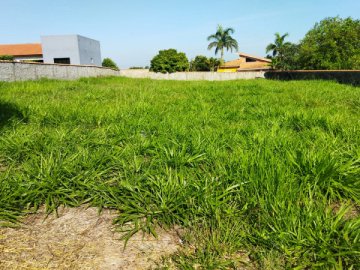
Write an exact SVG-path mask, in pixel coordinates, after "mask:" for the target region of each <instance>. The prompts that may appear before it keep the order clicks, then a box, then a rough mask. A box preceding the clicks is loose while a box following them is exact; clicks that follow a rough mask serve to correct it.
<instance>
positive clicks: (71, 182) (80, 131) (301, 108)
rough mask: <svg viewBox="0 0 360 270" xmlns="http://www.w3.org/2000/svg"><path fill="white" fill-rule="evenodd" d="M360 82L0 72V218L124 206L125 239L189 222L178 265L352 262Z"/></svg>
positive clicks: (357, 257) (359, 177)
mask: <svg viewBox="0 0 360 270" xmlns="http://www.w3.org/2000/svg"><path fill="white" fill-rule="evenodd" d="M359 90H360V89H359V88H357V87H351V86H345V85H340V84H337V83H333V82H322V81H301V82H300V81H299V82H297V81H293V82H276V81H265V80H250V81H232V82H174V81H152V80H133V79H127V78H93V79H81V80H78V81H72V82H68V81H52V80H42V81H36V82H15V83H2V84H1V85H0V96H1V104H2V105H3V104H6V105H5V106H2V107H1V110H0V117H1V118H0V220H2V221H5V222H15V221H16V220H17V218H18V216H19V215H20V214H21V213H23V212H25V211H29V210H33V209H36V208H37V207H39V206H40V205H44V204H45V205H46V207H47V209H48V211H49V212H51V211H54V210H56V208H57V207H58V206H59V205H70V206H78V205H81V204H83V203H89V204H91V205H93V206H98V207H100V208H113V209H117V210H119V216H118V218H116V219H115V220H114V222H115V223H117V224H119V225H127V224H128V223H129V222H130V223H131V224H132V225H133V227H131V228H130V229H129V231H128V234H127V238H126V239H128V237H130V236H131V235H132V234H134V233H135V232H137V231H139V230H142V231H144V232H148V233H153V234H155V229H154V228H155V227H156V226H162V227H165V228H170V227H172V226H180V227H182V228H183V229H184V235H183V240H184V243H185V245H184V249H183V250H182V251H180V252H179V253H178V254H176V255H174V256H173V257H172V258H169V260H168V263H170V264H172V265H175V266H177V267H178V268H181V269H193V268H198V269H231V268H234V269H235V268H237V267H240V265H247V267H249V268H250V269H251V268H259V269H266V268H268V269H289V268H294V269H310V268H314V269H357V268H359V267H360V264H359V262H360V252H359V250H360V242H359V239H360V217H359V199H360V197H359V194H360V150H359V149H360V148H359V145H360V122H359V119H360V110H359V106H358V102H357V101H358V100H360V91H359ZM122 228H128V226H122ZM245 255H246V256H245ZM247 256H248V257H249V258H250V260H247V259H246V258H245V257H247Z"/></svg>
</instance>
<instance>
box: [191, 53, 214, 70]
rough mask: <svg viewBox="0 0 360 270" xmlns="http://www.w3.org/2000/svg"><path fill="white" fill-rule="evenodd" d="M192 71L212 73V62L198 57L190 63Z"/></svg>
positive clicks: (200, 56) (204, 57)
mask: <svg viewBox="0 0 360 270" xmlns="http://www.w3.org/2000/svg"><path fill="white" fill-rule="evenodd" d="M190 71H210V62H209V59H207V57H206V56H202V55H198V56H196V57H195V59H194V60H192V61H191V62H190Z"/></svg>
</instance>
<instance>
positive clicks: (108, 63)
mask: <svg viewBox="0 0 360 270" xmlns="http://www.w3.org/2000/svg"><path fill="white" fill-rule="evenodd" d="M102 66H103V67H108V68H112V69H115V70H119V68H118V66H117V65H116V64H115V62H114V61H113V60H112V59H111V58H104V60H103V62H102Z"/></svg>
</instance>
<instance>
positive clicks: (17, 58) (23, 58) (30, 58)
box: [14, 55, 43, 62]
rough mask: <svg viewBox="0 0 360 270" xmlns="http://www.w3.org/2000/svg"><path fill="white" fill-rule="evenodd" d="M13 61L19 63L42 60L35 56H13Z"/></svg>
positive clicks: (40, 57)
mask: <svg viewBox="0 0 360 270" xmlns="http://www.w3.org/2000/svg"><path fill="white" fill-rule="evenodd" d="M14 60H15V61H19V62H21V61H42V60H43V58H42V56H36V55H34V56H15V57H14Z"/></svg>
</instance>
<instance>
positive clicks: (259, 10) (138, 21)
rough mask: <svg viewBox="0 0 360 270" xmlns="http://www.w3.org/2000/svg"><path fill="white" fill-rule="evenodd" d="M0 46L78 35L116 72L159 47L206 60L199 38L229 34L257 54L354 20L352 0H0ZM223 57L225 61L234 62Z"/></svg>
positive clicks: (358, 7)
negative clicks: (327, 21)
mask: <svg viewBox="0 0 360 270" xmlns="http://www.w3.org/2000/svg"><path fill="white" fill-rule="evenodd" d="M0 4H1V5H0V6H1V10H2V12H1V15H0V43H1V44H11V43H31V42H39V41H40V36H41V35H56V34H80V35H84V36H87V37H90V38H94V39H97V40H99V41H100V42H101V49H102V57H110V58H112V59H114V60H115V61H116V62H117V63H118V64H119V66H120V67H122V68H126V67H129V66H145V65H149V62H150V60H151V58H152V57H153V56H154V55H155V54H156V53H157V52H158V51H159V50H161V49H168V48H175V49H177V50H179V51H183V52H185V53H186V54H187V56H188V58H189V59H191V58H194V57H195V56H196V55H206V56H214V52H213V51H208V50H207V45H208V41H207V40H206V37H207V36H208V35H210V34H212V33H214V32H215V30H216V26H217V25H218V24H222V25H223V26H224V27H233V28H234V29H235V31H236V32H235V34H234V37H235V38H236V39H237V41H238V42H239V46H240V51H242V52H246V53H249V54H255V55H258V56H265V55H266V54H265V47H266V45H267V44H268V43H270V42H272V41H273V37H274V33H275V32H280V33H285V32H289V34H290V37H289V41H293V42H297V41H299V40H300V39H301V38H302V37H303V36H304V35H305V33H306V32H307V31H308V30H309V29H310V28H311V27H312V26H313V25H314V24H315V22H318V21H320V20H321V19H323V18H325V17H329V16H337V15H339V16H340V17H348V16H351V17H353V18H355V19H359V17H360V1H359V0H301V1H300V0H286V1H285V0H272V1H269V0H252V1H248V0H247V1H244V0H223V1H213V0H207V1H205V0H152V1H151V0H131V1H129V0H102V1H99V0H31V1H30V0H0ZM235 58H237V56H236V55H235V54H234V53H227V54H226V55H225V59H226V60H231V59H235Z"/></svg>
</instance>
